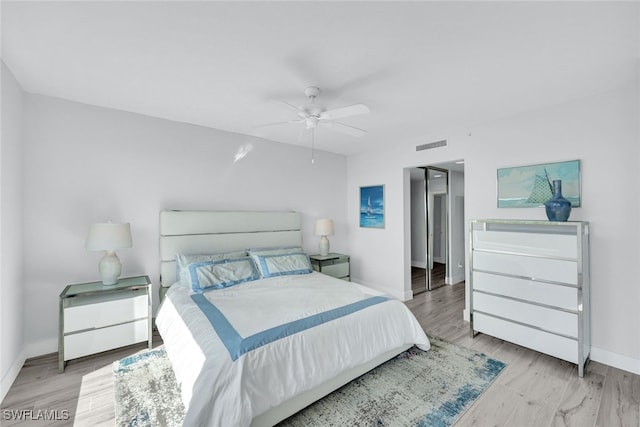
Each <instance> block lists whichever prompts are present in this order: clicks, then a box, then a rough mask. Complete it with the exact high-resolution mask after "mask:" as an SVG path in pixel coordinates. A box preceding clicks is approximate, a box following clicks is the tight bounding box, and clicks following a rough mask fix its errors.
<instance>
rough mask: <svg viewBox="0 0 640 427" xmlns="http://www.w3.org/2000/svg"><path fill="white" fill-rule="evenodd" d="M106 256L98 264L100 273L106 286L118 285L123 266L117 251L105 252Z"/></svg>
mask: <svg viewBox="0 0 640 427" xmlns="http://www.w3.org/2000/svg"><path fill="white" fill-rule="evenodd" d="M104 252H105V254H104V256H103V257H102V259H101V260H100V264H98V271H99V272H100V277H101V278H102V284H103V285H104V286H113V285H116V284H117V283H118V277H120V273H121V272H122V264H121V263H120V259H119V258H118V256H117V255H116V253H115V251H104Z"/></svg>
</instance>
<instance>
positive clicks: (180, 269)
mask: <svg viewBox="0 0 640 427" xmlns="http://www.w3.org/2000/svg"><path fill="white" fill-rule="evenodd" d="M246 256H248V255H247V251H238V252H227V253H218V254H177V255H176V281H177V282H178V283H180V284H182V285H188V284H189V278H188V277H186V276H187V275H188V274H189V264H192V263H194V262H206V261H220V260H222V259H236V258H242V257H246Z"/></svg>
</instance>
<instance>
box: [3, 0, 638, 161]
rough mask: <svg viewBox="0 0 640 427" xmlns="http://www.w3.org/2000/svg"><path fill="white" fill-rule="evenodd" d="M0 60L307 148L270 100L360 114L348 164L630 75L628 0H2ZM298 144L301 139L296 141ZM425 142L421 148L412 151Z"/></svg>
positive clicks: (86, 89)
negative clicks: (359, 132) (352, 108)
mask: <svg viewBox="0 0 640 427" xmlns="http://www.w3.org/2000/svg"><path fill="white" fill-rule="evenodd" d="M1 7H2V10H1V12H2V58H3V60H4V62H5V63H6V64H7V66H8V67H9V68H10V69H11V70H12V71H13V73H14V74H15V76H16V78H17V79H18V81H19V82H20V84H21V85H22V86H23V88H24V89H25V90H26V91H28V92H31V93H37V94H43V95H49V96H54V97H59V98H65V99H69V100H73V101H78V102H83V103H87V104H93V105H98V106H103V107H109V108H115V109H119V110H125V111H131V112H135V113H140V114H145V115H149V116H155V117H161V118H165V119H170V120H174V121H180V122H186V123H192V124H197V125H201V126H207V127H212V128H217V129H223V130H227V131H232V132H238V133H242V134H251V135H257V136H261V137H264V138H268V139H271V140H275V141H281V142H285V143H291V144H304V145H308V144H309V135H308V134H306V135H302V133H303V132H301V131H302V130H303V129H304V127H303V125H300V124H299V125H283V126H279V127H268V128H261V129H259V130H256V129H254V126H255V125H259V124H263V123H270V122H278V121H286V120H289V119H294V118H296V116H295V112H292V111H291V110H289V109H287V108H284V107H283V105H281V104H278V103H277V102H274V101H276V100H285V101H288V102H290V103H293V104H299V105H301V104H303V103H304V102H305V97H304V94H303V91H304V88H305V87H306V86H309V85H315V86H319V87H320V88H321V89H322V90H323V92H322V93H321V94H320V96H319V97H318V101H319V102H320V103H322V104H324V105H325V106H326V107H327V108H330V109H331V108H336V107H342V106H345V105H349V104H354V103H364V104H366V105H367V106H369V108H370V109H371V113H370V114H368V115H366V116H358V117H351V118H345V119H343V120H342V121H343V122H344V123H346V124H349V125H352V126H356V127H359V128H363V129H366V130H367V131H368V133H367V135H366V136H364V137H362V138H353V137H350V136H346V135H343V134H340V133H336V132H335V131H333V132H332V131H331V130H329V129H326V128H322V129H319V130H318V131H317V132H316V147H317V148H320V149H324V150H328V151H332V152H336V153H343V154H347V155H349V154H354V153H358V152H361V151H363V150H366V149H368V148H370V147H374V148H378V147H382V146H385V145H390V144H394V143H397V142H398V141H403V140H407V139H417V140H420V138H422V137H425V138H426V136H427V135H430V134H433V133H434V132H439V131H441V130H443V129H447V128H451V127H452V126H472V125H473V124H474V123H479V122H482V121H486V120H490V119H494V118H499V117H504V116H508V115H511V114H514V113H517V112H520V111H525V110H530V109H535V108H540V107H544V106H546V105H551V104H556V103H561V102H564V101H566V100H569V99H577V98H580V97H583V96H587V95H590V94H593V93H597V92H601V91H606V90H611V89H612V88H615V87H618V86H619V85H621V84H624V83H626V82H629V81H631V80H632V79H635V78H637V68H636V67H637V64H638V58H639V57H640V48H639V44H640V42H639V36H638V34H639V33H638V20H639V17H640V13H639V12H638V10H639V4H638V3H635V2H623V3H608V2H586V3H582V2H563V3H551V2H539V3H528V2H473V3H472V2H397V1H394V2H359V1H352V2H351V1H350V2H267V1H262V2H233V3H232V2H205V1H200V2H180V1H174V2H167V1H159V2H77V1H76V2H55V1H47V2H10V1H2V6H1ZM301 136H302V138H301ZM423 142H430V141H426V140H425V141H423Z"/></svg>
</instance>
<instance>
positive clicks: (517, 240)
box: [473, 230, 578, 259]
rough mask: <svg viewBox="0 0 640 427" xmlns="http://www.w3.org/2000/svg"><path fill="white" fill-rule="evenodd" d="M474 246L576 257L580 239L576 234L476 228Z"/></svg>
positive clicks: (491, 249) (538, 254) (551, 256)
mask: <svg viewBox="0 0 640 427" xmlns="http://www.w3.org/2000/svg"><path fill="white" fill-rule="evenodd" d="M473 248H474V249H483V250H490V251H498V252H514V253H520V254H531V255H537V256H544V257H549V258H571V259H576V258H577V256H578V239H577V237H576V236H575V235H562V234H546V233H521V232H514V231H481V230H474V232H473Z"/></svg>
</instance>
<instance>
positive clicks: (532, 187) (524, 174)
mask: <svg viewBox="0 0 640 427" xmlns="http://www.w3.org/2000/svg"><path fill="white" fill-rule="evenodd" d="M556 180H561V181H562V195H563V196H564V197H565V198H566V199H568V200H569V201H571V206H572V207H580V205H581V202H582V201H581V197H580V160H570V161H566V162H556V163H544V164H540V165H529V166H517V167H509V168H502V169H498V207H499V208H531V207H542V206H544V203H545V202H546V201H547V200H549V199H551V198H552V197H553V181H556Z"/></svg>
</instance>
